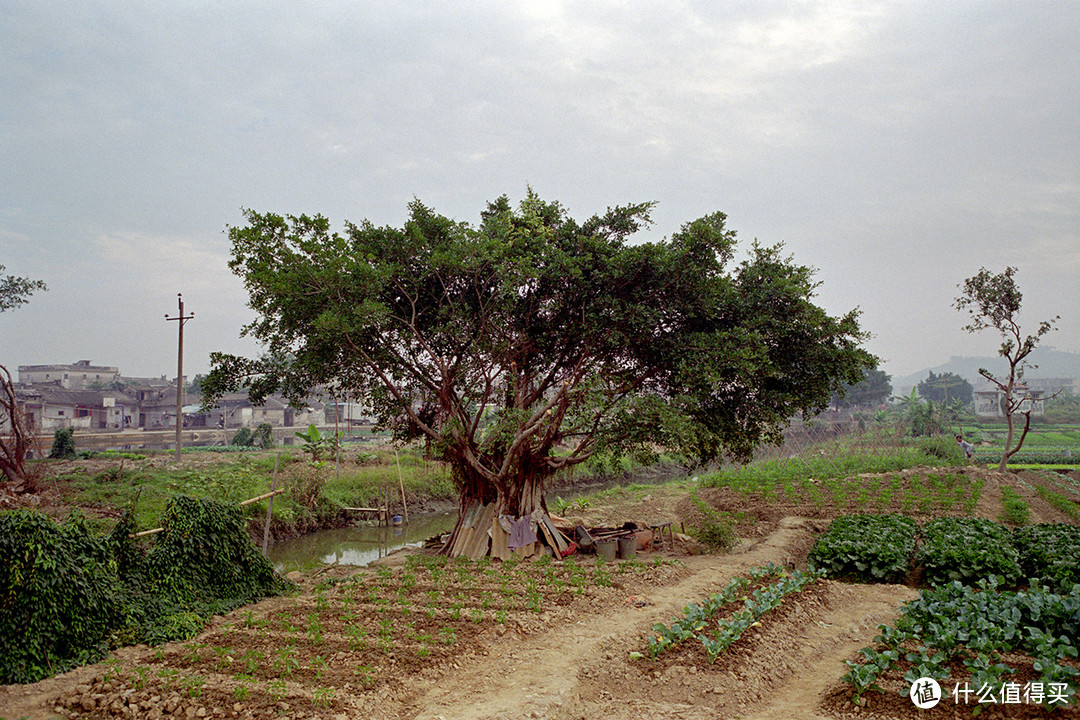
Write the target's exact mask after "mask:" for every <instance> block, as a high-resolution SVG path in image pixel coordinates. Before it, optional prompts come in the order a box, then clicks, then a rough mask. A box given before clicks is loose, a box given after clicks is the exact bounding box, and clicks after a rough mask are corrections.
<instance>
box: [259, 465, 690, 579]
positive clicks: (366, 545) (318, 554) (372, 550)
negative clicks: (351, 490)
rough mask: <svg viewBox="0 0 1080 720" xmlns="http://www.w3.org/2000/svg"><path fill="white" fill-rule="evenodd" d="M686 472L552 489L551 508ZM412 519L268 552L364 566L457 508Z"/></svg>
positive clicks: (278, 558) (288, 566)
mask: <svg viewBox="0 0 1080 720" xmlns="http://www.w3.org/2000/svg"><path fill="white" fill-rule="evenodd" d="M682 474H683V473H681V472H674V473H671V474H658V475H650V476H647V477H641V476H639V477H636V478H621V479H619V480H613V481H609V482H605V483H602V484H597V483H594V484H588V485H579V486H574V487H562V488H557V489H554V490H551V491H549V492H548V493H547V494H546V500H547V504H548V508H549V509H551V510H552V511H554V509H555V498H556V496H559V497H562V498H563V499H564V500H572V499H574V498H576V497H578V496H580V495H585V494H588V493H592V492H596V491H597V490H600V489H603V488H606V487H613V486H617V485H627V484H630V483H641V484H655V483H661V482H667V481H668V480H671V479H672V478H673V477H678V476H681V475H682ZM409 519H410V522H409V524H407V525H401V526H398V527H393V526H391V527H389V528H388V527H385V526H384V527H378V526H375V525H367V524H365V525H356V526H353V527H346V528H337V529H334V530H320V531H319V532H316V533H312V534H311V535H305V536H303V537H299V538H295V539H293V540H286V541H284V542H280V543H275V544H274V545H273V546H271V547H270V549H269V551H268V552H267V556H268V557H269V558H270V562H272V563H273V564H274V569H275V570H277V571H278V572H280V573H288V572H292V571H293V570H309V569H311V568H313V567H316V566H319V565H322V564H326V565H334V564H338V565H360V566H363V565H367V564H368V563H370V562H372V561H373V560H378V559H379V558H381V557H385V556H386V555H387V554H389V553H391V552H393V551H394V550H397V549H398V548H401V547H404V546H405V545H420V544H422V543H423V542H424V541H425V540H427V539H428V538H430V537H434V536H435V535H441V534H442V533H447V532H450V530H451V529H453V527H454V522H455V521H456V520H457V511H456V510H455V511H453V512H448V513H429V514H425V515H419V516H416V515H413V516H412V517H410V518H409Z"/></svg>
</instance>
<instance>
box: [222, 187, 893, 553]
mask: <svg viewBox="0 0 1080 720" xmlns="http://www.w3.org/2000/svg"><path fill="white" fill-rule="evenodd" d="M651 207H652V204H651V203H646V204H640V205H629V206H625V207H616V208H614V209H608V210H607V211H606V212H605V213H604V214H603V215H598V216H595V217H592V218H590V219H588V220H586V221H584V222H580V223H579V222H576V221H575V220H573V219H572V218H570V217H569V215H568V214H567V212H566V211H565V210H564V209H563V208H562V207H561V206H560V205H559V204H558V203H554V202H546V201H543V200H541V199H540V198H538V197H537V196H536V195H535V194H534V193H532V192H531V191H530V192H529V194H528V195H527V196H526V198H525V199H524V200H523V201H522V202H521V203H520V204H519V205H518V206H517V207H516V208H515V207H514V206H513V205H512V204H511V203H510V202H509V201H508V200H507V199H506V197H502V198H499V199H498V200H496V201H494V202H492V203H490V204H489V205H488V206H487V209H486V210H484V211H483V212H482V214H481V220H480V223H479V225H478V226H472V225H470V224H467V223H463V222H459V221H455V220H452V219H450V218H447V217H444V216H441V215H439V214H437V213H435V212H434V211H433V210H432V209H430V208H428V207H426V206H424V205H423V204H421V203H420V202H419V201H414V202H413V203H412V204H411V205H410V207H409V210H410V213H409V218H408V220H407V221H406V222H405V224H404V226H403V227H401V228H395V227H375V226H374V225H372V224H371V223H368V222H364V223H361V224H359V225H354V224H351V223H349V224H346V226H345V228H344V230H343V231H334V230H332V229H331V227H330V224H329V221H328V220H327V219H326V218H323V217H321V216H316V217H307V216H301V217H293V216H287V217H282V216H280V215H275V214H269V213H267V214H260V213H257V212H252V211H246V212H245V217H246V221H247V224H246V225H245V226H243V227H231V228H230V229H229V236H230V238H231V240H232V260H231V261H230V267H231V268H232V269H233V271H234V272H235V273H236V274H238V275H239V276H240V277H242V278H243V280H244V282H245V284H246V286H247V290H248V292H249V294H250V306H251V307H252V308H253V309H254V310H255V311H256V312H257V313H258V317H257V319H256V320H255V321H254V322H253V323H252V324H251V325H249V326H248V327H246V328H245V331H244V332H245V333H246V334H249V335H252V336H254V337H255V338H256V339H258V340H259V341H261V342H262V343H264V344H265V346H266V350H267V352H266V353H265V355H263V357H262V358H260V359H244V358H238V357H235V356H228V355H221V354H215V355H214V356H213V358H212V360H213V370H212V372H211V375H210V378H209V379H208V380H207V381H206V382H204V385H203V387H204V389H206V390H209V391H210V392H211V393H213V392H214V391H215V389H216V390H217V391H220V390H222V389H224V388H226V387H229V386H231V385H233V384H235V383H236V382H237V381H239V380H244V381H246V382H247V384H248V387H249V389H250V392H251V394H252V396H253V398H254V399H256V400H258V399H259V398H260V397H262V396H265V395H266V394H268V393H270V392H275V391H281V392H284V393H285V394H286V395H287V396H289V397H294V398H299V397H303V396H304V395H306V394H308V393H309V392H311V391H313V390H315V389H318V388H325V387H333V388H336V389H337V390H336V393H337V394H338V395H339V396H340V395H341V394H343V393H345V392H348V393H349V394H350V395H351V396H353V397H365V398H367V399H368V400H369V402H370V404H371V405H372V406H373V408H374V409H375V411H376V412H377V413H378V415H379V417H380V420H381V422H383V423H385V424H387V425H389V426H391V427H394V428H395V430H396V432H397V433H398V435H399V437H405V436H408V437H414V438H417V437H423V438H426V439H427V441H428V444H429V446H430V447H431V448H432V449H433V451H434V452H435V453H437V455H438V457H439V458H440V459H442V460H443V461H445V462H446V463H448V465H449V467H450V468H451V470H452V475H453V478H454V482H455V483H456V485H457V489H458V491H459V492H460V500H461V504H460V513H459V520H458V524H457V526H456V527H455V530H454V532H453V534H452V536H451V539H450V542H449V544H448V545H447V547H448V549H449V548H455V546H456V545H460V543H455V540H456V539H458V535H459V534H460V533H461V532H463V530H462V528H463V522H471V521H473V520H475V512H473V511H474V510H475V508H476V507H479V506H489V507H491V504H492V503H494V504H495V505H494V506H493V507H494V512H495V513H496V516H497V515H505V516H509V517H510V518H518V517H522V516H526V515H531V514H534V513H537V511H540V512H541V513H546V509H545V508H544V507H543V497H542V491H543V489H544V487H545V483H546V481H547V480H549V479H550V478H551V477H552V476H553V475H554V474H555V473H556V472H558V471H560V470H562V469H564V468H570V467H572V466H574V465H577V464H580V463H583V462H585V461H587V460H590V458H593V459H602V458H612V457H617V456H619V455H623V454H628V453H630V454H636V455H637V456H638V457H639V458H648V457H651V456H655V453H656V451H657V450H658V449H663V450H665V451H667V452H670V453H678V454H681V456H683V457H685V458H687V459H688V460H692V461H694V462H698V461H709V460H712V459H715V458H718V457H720V456H722V455H727V456H730V457H733V458H747V457H748V456H749V455H750V454H751V453H752V451H753V449H754V448H755V447H757V446H758V445H760V444H762V443H767V442H774V441H778V440H779V439H780V432H781V430H782V429H783V427H784V425H785V424H786V423H787V422H788V420H789V419H790V418H791V417H792V416H793V415H794V414H796V413H798V412H803V413H812V412H815V411H817V410H820V409H821V408H822V407H824V406H825V405H826V404H828V402H829V400H830V397H831V395H832V393H833V392H834V391H837V390H838V389H839V388H841V387H842V386H843V385H844V384H845V383H854V382H858V381H859V380H860V379H861V378H862V377H863V375H864V372H865V371H866V369H867V368H869V367H872V366H873V365H874V358H873V357H872V356H871V355H870V354H869V353H867V352H866V351H865V350H863V349H861V348H860V347H859V343H860V342H861V341H862V340H863V339H864V334H863V333H862V331H860V329H859V326H858V322H857V315H858V313H857V312H856V311H852V312H849V313H847V314H846V315H844V316H842V317H831V316H829V315H828V314H827V313H826V312H825V311H824V310H823V309H822V308H820V307H818V306H817V305H815V304H814V303H813V298H814V291H815V287H816V282H815V281H814V279H813V271H812V270H811V269H810V268H808V267H804V266H800V265H796V264H794V263H793V261H792V260H791V259H790V258H788V257H785V256H784V255H783V253H782V251H781V250H780V248H778V247H763V246H759V245H758V244H757V243H755V244H754V245H753V246H752V247H751V248H749V252H748V253H747V256H746V259H745V260H743V261H742V262H739V263H738V264H734V254H735V233H734V232H733V231H731V230H728V229H727V228H726V227H725V220H726V218H725V216H724V215H723V214H722V213H715V214H712V215H708V216H706V217H703V218H701V219H698V220H695V221H693V222H690V223H687V224H686V225H684V226H683V227H682V229H681V230H680V231H679V232H677V233H675V234H674V235H672V236H671V237H670V239H665V240H662V241H659V242H637V243H632V242H630V238H631V236H632V235H633V234H634V233H635V232H637V231H638V230H640V229H641V228H642V227H644V226H646V225H647V224H648V223H649V211H650V209H651ZM729 265H733V267H729ZM467 517H469V518H470V519H469V520H466V518H467ZM480 530H481V531H483V528H480Z"/></svg>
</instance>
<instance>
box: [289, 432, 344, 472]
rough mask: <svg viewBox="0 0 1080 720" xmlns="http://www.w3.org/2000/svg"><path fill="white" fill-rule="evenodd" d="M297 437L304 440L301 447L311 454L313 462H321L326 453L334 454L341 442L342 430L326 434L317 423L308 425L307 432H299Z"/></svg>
mask: <svg viewBox="0 0 1080 720" xmlns="http://www.w3.org/2000/svg"><path fill="white" fill-rule="evenodd" d="M296 437H298V438H300V439H301V440H303V441H304V445H303V446H302V448H301V449H302V450H303V451H304V452H306V453H308V454H310V455H311V462H312V463H313V464H314V463H319V462H321V461H322V458H323V454H324V453H326V454H328V455H333V454H334V451H336V450H337V447H338V444H339V443H340V442H341V433H340V432H338V433H335V434H332V435H331V434H327V435H324V434H322V433H321V432H319V428H317V427H315V425H308V429H307V432H298V433H296Z"/></svg>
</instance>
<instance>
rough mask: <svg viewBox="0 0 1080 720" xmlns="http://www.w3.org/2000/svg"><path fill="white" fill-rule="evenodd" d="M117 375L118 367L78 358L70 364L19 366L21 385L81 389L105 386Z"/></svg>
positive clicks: (114, 379)
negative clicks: (97, 385) (89, 386)
mask: <svg viewBox="0 0 1080 720" xmlns="http://www.w3.org/2000/svg"><path fill="white" fill-rule="evenodd" d="M119 375H120V369H119V368H116V367H111V366H103V365H91V364H90V361H89V360H80V361H78V362H76V363H73V364H71V365H20V366H19V383H20V384H22V385H56V386H57V387H62V388H66V389H68V390H82V389H84V388H86V387H87V386H88V385H95V384H100V386H107V385H109V384H110V383H112V382H114V381H116V379H117V377H119Z"/></svg>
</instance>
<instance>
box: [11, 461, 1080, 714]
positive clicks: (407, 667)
mask: <svg viewBox="0 0 1080 720" xmlns="http://www.w3.org/2000/svg"><path fill="white" fill-rule="evenodd" d="M1002 481H1004V482H1008V483H1009V484H1010V485H1016V487H1018V488H1019V491H1024V493H1025V499H1027V500H1028V502H1029V503H1030V505H1031V512H1032V519H1031V521H1032V522H1041V521H1067V520H1068V518H1065V517H1063V516H1062V515H1061V513H1059V512H1058V511H1057V510H1055V509H1054V508H1053V507H1052V506H1050V505H1049V504H1047V503H1044V502H1042V501H1041V500H1040V499H1039V498H1038V497H1037V496H1036V495H1035V493H1034V492H1032V491H1030V489H1029V488H1027V487H1026V486H1024V485H1017V484H1015V483H1013V482H1012V481H1011V480H1009V479H1008V476H998V475H997V474H995V473H986V485H985V487H984V490H983V495H982V498H981V499H980V502H979V507H978V511H979V512H978V514H981V515H984V516H987V517H992V518H996V517H997V516H998V515H999V514H1000V513H1001V504H1000V498H1001V492H1000V487H999V483H1000V482H1002ZM1033 482H1034V481H1033ZM702 497H705V498H707V499H708V501H709V502H710V503H711V504H712V505H714V506H716V507H718V508H719V509H722V510H728V511H730V512H742V513H744V515H745V516H746V517H745V519H744V522H745V523H746V527H747V532H746V533H745V534H746V535H747V536H748V539H747V540H744V541H743V542H742V543H741V544H740V545H739V546H738V547H737V548H736V549H735V550H734V551H733V552H731V553H729V554H726V555H685V554H684V552H683V551H682V549H680V548H676V549H675V550H674V551H672V550H670V549H666V550H662V551H658V552H652V553H643V554H642V556H641V558H640V559H641V561H642V562H640V563H634V564H623V565H614V564H609V565H607V566H606V567H604V566H601V567H599V568H598V567H597V565H596V562H595V560H594V559H591V558H588V559H582V560H580V561H577V562H575V563H572V564H570V565H566V564H560V563H550V564H542V565H540V566H532V567H521V568H516V569H513V570H512V571H511V572H510V574H509V575H507V573H506V572H505V568H501V567H499V566H498V565H497V564H493V565H490V566H489V565H479V566H477V565H472V566H468V567H465V566H460V567H459V566H458V565H456V564H455V563H453V562H451V563H447V564H444V565H442V566H439V565H436V564H431V565H425V564H422V563H418V562H417V561H407V560H406V559H405V558H404V557H403V556H402V555H396V556H392V557H393V561H394V562H395V563H396V566H394V567H383V568H379V569H371V570H361V569H340V568H338V569H334V570H333V571H331V572H333V573H334V574H336V575H338V576H339V577H338V578H336V579H337V580H338V582H335V583H333V584H329V583H326V580H327V579H328V575H329V574H330V573H326V574H323V575H321V576H319V577H310V578H305V579H303V580H302V582H301V590H300V592H299V593H298V594H297V595H296V596H295V597H289V598H274V599H270V600H266V601H264V602H262V603H259V604H258V605H255V606H251V607H248V608H241V609H240V610H237V611H235V612H233V613H231V614H230V615H228V616H226V617H223V618H216V619H215V622H214V623H213V625H212V626H211V627H210V628H208V629H207V630H206V631H205V632H204V633H203V634H202V635H200V636H199V637H198V638H196V639H195V640H194V641H192V642H188V643H171V644H167V645H164V646H161V647H160V648H149V647H146V646H138V647H132V648H125V649H122V650H120V651H118V652H117V653H116V656H115V659H113V660H110V661H107V662H105V663H100V664H98V665H94V666H88V667H83V668H80V669H78V670H75V671H73V672H71V673H68V674H66V675H63V676H60V677H56V678H52V679H50V680H45V681H42V682H40V683H37V684H35V685H30V686H8V687H4V688H0V716H2V717H4V718H7V720H15V718H20V717H25V718H32V719H38V718H41V719H44V718H52V717H86V718H112V717H117V718H119V717H131V718H150V719H155V718H158V717H194V718H211V717H213V718H218V717H222V718H223V717H236V718H263V717H287V718H316V717H317V718H334V719H335V720H338V719H345V718H386V719H390V718H417V719H425V720H436V719H438V718H443V719H445V720H456V719H462V720H481V719H484V720H487V719H492V720H494V719H496V718H560V719H571V718H574V719H576V718H582V719H586V718H588V719H590V720H591V719H593V718H610V719H611V720H638V719H639V718H687V719H694V718H701V719H705V718H710V719H711V718H736V717H739V718H748V719H762V720H765V719H774V718H775V719H777V720H780V719H785V718H839V717H882V718H892V717H922V716H924V715H925V716H928V717H969V716H970V714H971V713H970V709H965V708H962V707H961V708H956V707H955V706H954V704H953V703H952V701H951V699H949V700H948V701H947V702H943V703H942V704H941V705H939V706H938V708H935V709H934V710H931V711H924V712H921V713H920V711H917V710H916V709H915V708H914V706H913V705H912V704H911V703H910V701H908V700H907V699H906V698H900V697H883V696H881V695H877V694H869V695H868V696H867V697H869V698H870V700H869V704H868V705H867V706H865V707H862V708H856V707H854V706H852V705H851V704H850V703H849V702H848V701H847V698H846V697H845V696H844V695H843V693H842V686H841V684H840V683H839V678H840V676H841V675H842V674H843V673H844V672H845V670H846V668H845V667H844V665H843V661H844V660H848V659H854V658H855V655H856V653H857V651H858V650H859V649H860V648H862V647H865V646H867V645H869V644H870V643H871V641H872V639H873V637H874V635H875V634H876V633H877V629H876V628H877V626H878V625H879V624H882V623H889V622H892V621H893V620H894V619H895V617H896V615H897V610H898V608H899V606H900V605H901V604H902V603H903V602H905V601H907V600H910V599H912V598H914V597H915V596H916V594H917V593H916V591H915V590H913V589H912V588H909V587H905V586H897V585H847V584H841V583H836V582H831V581H820V582H818V583H815V584H814V585H813V586H811V588H810V590H808V591H806V592H804V593H803V594H802V595H800V596H799V597H798V600H797V602H794V603H785V605H784V606H783V607H782V608H781V609H780V610H778V611H776V612H774V613H770V614H769V615H767V616H765V618H763V620H762V623H761V625H760V627H755V628H752V629H751V630H750V631H749V632H748V633H747V634H746V635H744V636H743V638H742V639H741V640H740V641H739V642H738V643H737V644H736V645H734V646H733V647H732V649H731V650H730V651H729V652H728V653H726V654H725V655H722V656H721V657H720V659H719V660H718V661H717V662H716V663H715V664H710V663H709V662H708V660H707V658H706V656H705V653H704V651H703V650H702V649H701V647H700V645H699V644H698V643H684V645H686V646H687V647H685V648H682V647H680V648H679V649H678V650H676V651H673V652H669V653H665V654H663V655H662V656H661V657H660V659H659V660H650V659H648V657H645V658H641V659H631V656H630V654H631V653H632V652H635V651H638V652H640V651H643V650H644V644H645V639H646V638H647V636H648V633H649V631H650V628H651V627H652V626H653V624H655V623H660V622H663V623H670V622H671V621H672V620H674V619H676V618H677V617H679V616H680V615H681V613H682V609H683V608H684V607H685V606H686V605H687V604H689V603H691V602H699V601H701V600H703V599H704V598H705V597H707V596H708V595H709V594H710V593H713V592H716V591H718V590H719V589H721V588H722V587H723V586H724V585H725V584H726V583H727V582H728V581H729V580H730V579H731V578H732V577H734V576H735V575H738V574H741V573H745V571H746V570H748V569H749V568H752V567H760V566H762V565H765V564H766V563H775V564H777V565H782V566H786V567H798V566H800V565H802V564H803V563H805V559H806V554H807V552H808V550H809V548H810V547H811V545H812V544H813V541H814V539H815V537H816V535H817V534H819V533H820V532H821V531H822V530H824V528H825V527H826V526H827V524H828V519H829V518H828V513H827V512H824V511H821V510H820V509H817V508H815V509H814V510H813V511H812V512H811V511H807V509H806V508H788V507H783V506H780V507H778V508H763V507H762V506H761V505H759V504H758V503H755V502H754V501H753V500H752V499H747V498H746V497H745V496H742V497H734V496H731V495H729V494H727V493H726V492H724V491H708V492H703V493H702ZM684 500H685V498H684V497H683V496H682V495H680V494H679V493H674V492H666V491H664V490H657V491H655V492H651V493H648V494H646V495H630V496H622V497H616V498H614V499H612V500H611V501H610V503H608V504H601V503H599V502H598V503H595V504H594V505H593V506H591V507H589V508H587V509H586V510H584V511H583V514H585V515H586V516H588V517H589V518H590V519H602V518H616V517H622V518H635V519H637V518H641V519H646V518H647V519H663V518H668V519H674V520H676V521H679V520H680V519H681V520H684V521H687V522H688V523H689V521H692V518H690V517H688V516H689V515H691V514H692V512H691V511H690V510H689V509H687V508H686V507H684V505H683V502H684ZM995 503H996V506H995ZM755 508H756V509H755ZM800 510H801V511H802V512H800ZM755 512H756V513H757V515H761V517H758V516H757V515H754V513H755ZM751 516H753V518H754V519H753V520H750V519H749V518H750V517H751ZM674 560H677V561H678V562H670V561H674ZM661 561H663V562H661ZM523 565H527V564H523ZM349 576H351V577H349ZM320 583H322V584H321V585H320ZM436 598H437V599H436ZM429 599H430V601H429ZM691 646H696V647H691ZM849 696H850V695H848V696H847V697H849ZM1003 707H1005V708H1006V710H1007V712H1005V713H1001V712H999V711H998V709H997V708H995V707H987V708H986V709H985V710H984V712H983V713H982V715H981V717H1026V716H1028V714H1031V716H1032V717H1043V716H1047V714H1046V713H1043V712H1042V711H1041V710H1039V709H1038V708H1037V707H1033V706H1024V705H1016V706H1003ZM1054 715H1055V716H1056V717H1077V716H1080V712H1078V710H1077V708H1075V707H1070V708H1069V709H1068V711H1067V712H1057V713H1054Z"/></svg>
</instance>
